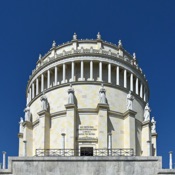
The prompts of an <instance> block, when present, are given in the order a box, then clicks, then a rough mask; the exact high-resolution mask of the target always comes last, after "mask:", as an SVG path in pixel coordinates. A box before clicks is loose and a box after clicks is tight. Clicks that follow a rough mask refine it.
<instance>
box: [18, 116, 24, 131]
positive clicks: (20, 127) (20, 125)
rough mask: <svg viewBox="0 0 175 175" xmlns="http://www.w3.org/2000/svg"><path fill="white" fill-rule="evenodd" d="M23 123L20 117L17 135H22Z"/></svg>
mask: <svg viewBox="0 0 175 175" xmlns="http://www.w3.org/2000/svg"><path fill="white" fill-rule="evenodd" d="M23 122H24V120H23V118H22V117H21V118H20V122H19V133H23V125H22V124H23Z"/></svg>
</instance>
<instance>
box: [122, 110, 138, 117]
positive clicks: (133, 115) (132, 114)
mask: <svg viewBox="0 0 175 175" xmlns="http://www.w3.org/2000/svg"><path fill="white" fill-rule="evenodd" d="M136 114H137V112H135V111H133V110H131V109H128V110H127V111H126V112H125V113H123V117H124V118H126V117H128V116H130V117H133V118H135V115H136Z"/></svg>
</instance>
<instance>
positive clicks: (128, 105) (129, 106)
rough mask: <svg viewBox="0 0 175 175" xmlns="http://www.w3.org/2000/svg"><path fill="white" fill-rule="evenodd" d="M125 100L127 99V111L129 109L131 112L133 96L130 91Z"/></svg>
mask: <svg viewBox="0 0 175 175" xmlns="http://www.w3.org/2000/svg"><path fill="white" fill-rule="evenodd" d="M126 99H127V110H129V109H130V110H132V109H133V107H132V106H133V100H134V96H133V95H132V94H131V91H129V93H128V95H127V97H126Z"/></svg>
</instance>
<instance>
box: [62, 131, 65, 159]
mask: <svg viewBox="0 0 175 175" xmlns="http://www.w3.org/2000/svg"><path fill="white" fill-rule="evenodd" d="M61 135H62V149H63V155H64V156H65V135H66V134H65V133H62V134H61Z"/></svg>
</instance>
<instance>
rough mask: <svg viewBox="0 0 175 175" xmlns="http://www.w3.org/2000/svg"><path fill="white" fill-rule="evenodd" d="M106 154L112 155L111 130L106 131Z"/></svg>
mask: <svg viewBox="0 0 175 175" xmlns="http://www.w3.org/2000/svg"><path fill="white" fill-rule="evenodd" d="M108 155H109V156H111V155H112V134H111V132H109V133H108Z"/></svg>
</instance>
